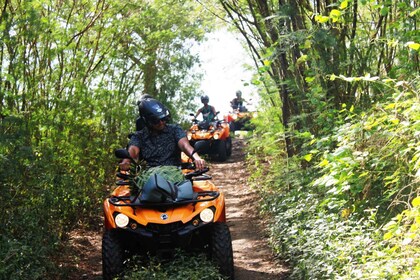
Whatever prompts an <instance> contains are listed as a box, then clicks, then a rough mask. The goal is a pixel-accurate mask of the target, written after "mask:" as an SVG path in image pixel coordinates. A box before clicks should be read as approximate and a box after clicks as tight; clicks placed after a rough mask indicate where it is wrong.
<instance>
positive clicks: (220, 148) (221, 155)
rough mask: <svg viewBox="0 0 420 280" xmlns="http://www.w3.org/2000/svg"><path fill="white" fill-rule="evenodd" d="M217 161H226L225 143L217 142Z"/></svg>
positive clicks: (222, 141)
mask: <svg viewBox="0 0 420 280" xmlns="http://www.w3.org/2000/svg"><path fill="white" fill-rule="evenodd" d="M217 156H218V158H217V160H218V161H220V162H223V161H226V159H227V151H226V141H224V140H219V142H218V143H217Z"/></svg>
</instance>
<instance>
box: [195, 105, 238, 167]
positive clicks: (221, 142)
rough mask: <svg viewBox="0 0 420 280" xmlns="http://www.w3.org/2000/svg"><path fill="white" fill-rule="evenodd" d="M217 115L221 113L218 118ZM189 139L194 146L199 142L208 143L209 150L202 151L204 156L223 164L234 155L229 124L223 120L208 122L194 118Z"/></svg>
mask: <svg viewBox="0 0 420 280" xmlns="http://www.w3.org/2000/svg"><path fill="white" fill-rule="evenodd" d="M217 114H219V112H217V113H216V116H217ZM190 116H192V117H194V114H190ZM216 116H215V117H216ZM187 138H188V140H189V141H190V144H191V145H192V146H194V144H195V143H196V142H197V141H206V142H208V148H207V149H206V150H204V151H202V154H209V155H210V156H211V157H213V158H214V159H216V160H218V161H221V162H223V161H225V160H226V159H227V158H228V157H230V156H231V154H232V138H231V137H230V129H229V124H227V123H226V122H225V121H223V120H217V119H215V120H214V121H212V122H208V121H198V120H197V119H196V118H193V120H192V125H191V127H190V129H189V130H188V131H187Z"/></svg>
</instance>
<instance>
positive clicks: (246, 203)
mask: <svg viewBox="0 0 420 280" xmlns="http://www.w3.org/2000/svg"><path fill="white" fill-rule="evenodd" d="M243 145H244V141H243V140H240V139H235V140H234V141H233V151H232V156H231V158H229V159H228V160H227V161H226V162H223V163H211V165H210V168H211V169H210V172H209V174H211V175H212V176H213V182H214V183H215V184H216V185H217V186H220V187H221V190H222V191H223V192H224V193H225V198H226V214H227V220H228V225H229V228H230V232H231V235H232V243H233V258H234V264H235V279H237V280H251V279H252V280H259V279H261V280H263V279H264V280H271V279H273V280H274V279H276V280H279V279H286V273H287V269H286V267H284V266H282V265H281V264H279V263H276V261H275V260H274V258H273V255H272V254H271V251H270V248H269V247H268V245H267V237H266V236H265V234H264V225H263V222H262V221H261V220H260V219H259V218H258V214H257V211H256V206H257V205H258V200H257V196H256V194H255V192H254V191H252V190H251V189H250V187H249V186H248V185H247V178H248V173H247V170H246V166H245V162H244V152H243Z"/></svg>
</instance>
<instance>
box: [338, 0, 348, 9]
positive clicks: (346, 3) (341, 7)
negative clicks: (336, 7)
mask: <svg viewBox="0 0 420 280" xmlns="http://www.w3.org/2000/svg"><path fill="white" fill-rule="evenodd" d="M348 5H349V2H348V1H347V0H344V1H343V2H341V4H340V9H341V10H344V9H345V8H347V6H348Z"/></svg>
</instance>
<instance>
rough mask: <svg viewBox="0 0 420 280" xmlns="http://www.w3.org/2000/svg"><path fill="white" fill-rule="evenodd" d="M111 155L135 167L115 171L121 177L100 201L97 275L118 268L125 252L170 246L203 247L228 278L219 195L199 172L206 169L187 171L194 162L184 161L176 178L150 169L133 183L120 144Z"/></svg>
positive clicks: (108, 275) (227, 239) (229, 255)
mask: <svg viewBox="0 0 420 280" xmlns="http://www.w3.org/2000/svg"><path fill="white" fill-rule="evenodd" d="M202 145H203V146H205V144H202ZM196 147H197V146H196ZM196 150H198V149H197V148H196ZM115 155H116V156H117V157H118V158H120V159H123V158H129V159H131V161H132V163H134V164H133V166H134V167H133V168H132V169H131V170H132V171H133V170H135V171H134V172H132V171H130V172H126V173H123V171H120V172H118V174H117V177H119V178H121V179H122V180H120V181H117V187H116V188H115V190H114V191H113V192H112V194H111V196H110V197H109V198H106V199H105V201H104V217H105V222H104V225H105V230H104V234H103V239H102V272H103V279H114V277H116V276H117V275H119V274H121V273H123V272H124V269H125V265H126V263H127V260H128V258H129V256H130V255H133V254H140V255H147V254H152V255H153V254H157V255H159V254H160V255H163V254H167V253H170V252H173V250H174V249H175V248H182V249H185V250H189V251H190V250H197V249H198V250H200V251H203V252H205V253H207V255H208V256H209V258H211V259H212V260H214V261H215V263H216V264H218V266H219V270H220V273H221V274H222V275H224V276H225V277H227V278H228V279H233V274H234V267H233V252H232V241H231V236H230V231H229V228H228V226H227V224H226V214H225V199H224V195H223V193H221V192H220V191H219V189H218V188H217V187H216V186H215V185H214V184H213V183H212V182H211V176H209V175H207V174H205V172H207V171H208V169H205V170H195V171H191V170H194V169H193V167H194V166H193V164H192V163H188V165H189V166H184V167H185V168H186V169H185V171H184V172H183V173H184V177H185V180H184V181H182V182H177V183H173V182H169V181H167V180H165V179H164V178H163V177H162V176H160V175H158V174H154V175H152V176H151V177H150V178H149V179H148V180H147V181H146V183H145V184H144V185H143V186H138V182H139V181H140V180H139V172H140V171H139V170H140V168H139V164H138V163H137V162H136V161H135V160H133V159H132V158H130V155H129V153H128V151H127V150H126V149H119V150H116V152H115ZM189 171H191V172H189ZM130 173H132V174H130ZM133 187H134V188H135V189H137V188H139V187H140V191H138V192H137V193H136V194H133V193H132V192H131V191H130V189H131V190H132V189H133Z"/></svg>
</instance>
